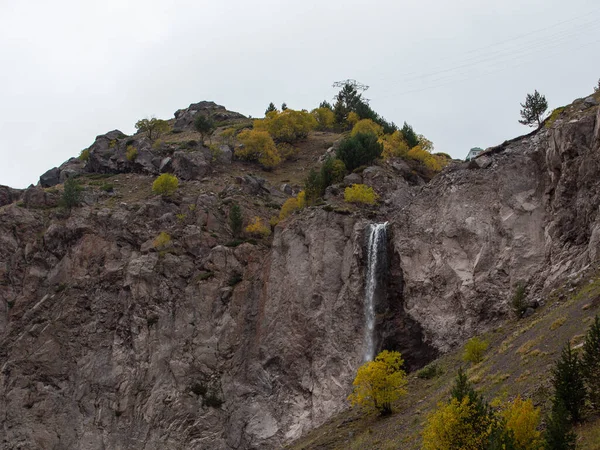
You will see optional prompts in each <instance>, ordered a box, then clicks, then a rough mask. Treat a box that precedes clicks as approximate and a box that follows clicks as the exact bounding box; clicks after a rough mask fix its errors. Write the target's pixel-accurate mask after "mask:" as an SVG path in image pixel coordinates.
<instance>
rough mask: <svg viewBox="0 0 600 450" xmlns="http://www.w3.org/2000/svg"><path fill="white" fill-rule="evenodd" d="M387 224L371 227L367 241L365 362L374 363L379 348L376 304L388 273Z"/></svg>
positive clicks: (377, 224)
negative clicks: (376, 327) (376, 350)
mask: <svg viewBox="0 0 600 450" xmlns="http://www.w3.org/2000/svg"><path fill="white" fill-rule="evenodd" d="M386 228H387V222H385V223H376V224H371V225H369V228H368V230H369V235H368V240H367V276H366V284H365V305H364V307H365V339H364V343H365V344H364V345H365V352H364V360H365V361H372V360H373V358H374V357H375V348H376V346H377V342H376V338H375V303H376V301H377V297H378V295H379V292H380V290H381V289H382V288H383V287H384V282H383V281H384V280H385V275H386V271H387V230H386Z"/></svg>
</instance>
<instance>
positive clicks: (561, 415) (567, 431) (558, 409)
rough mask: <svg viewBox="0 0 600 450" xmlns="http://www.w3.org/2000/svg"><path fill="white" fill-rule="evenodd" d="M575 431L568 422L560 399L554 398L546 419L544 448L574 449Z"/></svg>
mask: <svg viewBox="0 0 600 450" xmlns="http://www.w3.org/2000/svg"><path fill="white" fill-rule="evenodd" d="M575 439H576V436H575V433H573V431H572V430H571V424H570V423H569V412H568V411H567V408H565V405H564V403H563V402H562V401H561V399H556V398H555V400H554V404H553V406H552V414H551V416H550V417H549V418H548V419H547V420H546V433H545V441H546V449H547V450H574V449H575Z"/></svg>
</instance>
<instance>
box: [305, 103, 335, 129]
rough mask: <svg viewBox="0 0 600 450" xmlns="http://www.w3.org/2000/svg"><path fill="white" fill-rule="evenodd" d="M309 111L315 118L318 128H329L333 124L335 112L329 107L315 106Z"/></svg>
mask: <svg viewBox="0 0 600 450" xmlns="http://www.w3.org/2000/svg"><path fill="white" fill-rule="evenodd" d="M310 113H311V114H312V115H313V116H314V118H315V119H316V121H317V128H318V129H319V130H329V129H331V128H333V126H334V125H335V114H334V113H333V111H332V110H330V109H329V108H316V109H313V110H312V111H311V112H310Z"/></svg>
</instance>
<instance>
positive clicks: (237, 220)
mask: <svg viewBox="0 0 600 450" xmlns="http://www.w3.org/2000/svg"><path fill="white" fill-rule="evenodd" d="M229 225H230V226H231V232H232V233H233V235H234V236H235V237H238V236H239V235H240V233H241V232H242V227H243V225H244V218H243V217H242V209H241V208H240V207H239V205H237V204H235V203H234V204H233V205H231V209H230V210H229Z"/></svg>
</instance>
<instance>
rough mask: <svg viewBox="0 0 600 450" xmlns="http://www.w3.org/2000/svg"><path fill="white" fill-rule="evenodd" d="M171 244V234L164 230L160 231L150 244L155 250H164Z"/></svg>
mask: <svg viewBox="0 0 600 450" xmlns="http://www.w3.org/2000/svg"><path fill="white" fill-rule="evenodd" d="M170 244H171V236H169V234H168V233H165V232H164V231H161V232H160V233H159V235H158V236H156V237H155V238H154V240H153V241H152V246H153V247H154V248H155V249H157V250H164V249H165V248H167V247H168V246H169V245H170Z"/></svg>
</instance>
